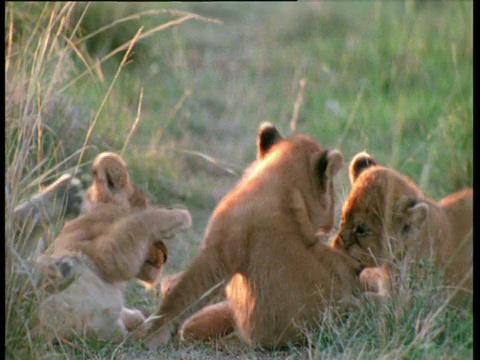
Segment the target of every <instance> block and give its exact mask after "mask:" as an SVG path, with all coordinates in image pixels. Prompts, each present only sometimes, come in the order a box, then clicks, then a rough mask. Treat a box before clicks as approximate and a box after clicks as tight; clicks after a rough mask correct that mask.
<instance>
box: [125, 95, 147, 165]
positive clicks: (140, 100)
mask: <svg viewBox="0 0 480 360" xmlns="http://www.w3.org/2000/svg"><path fill="white" fill-rule="evenodd" d="M142 103H143V88H142V91H141V92H140V99H139V100H138V109H137V117H136V118H135V121H134V122H133V125H132V128H131V129H130V132H129V133H128V135H127V139H126V140H125V143H124V144H123V148H122V151H121V152H120V155H122V156H123V153H124V152H125V149H126V148H127V145H128V143H129V141H130V138H131V137H132V135H133V133H134V132H135V129H136V128H137V125H138V123H139V121H140V115H141V113H142Z"/></svg>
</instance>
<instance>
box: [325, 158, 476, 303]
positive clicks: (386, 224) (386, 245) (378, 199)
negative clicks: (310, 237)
mask: <svg viewBox="0 0 480 360" xmlns="http://www.w3.org/2000/svg"><path fill="white" fill-rule="evenodd" d="M365 157H370V155H368V154H367V153H363V155H361V156H358V155H357V156H356V157H355V158H354V160H352V163H353V162H355V161H358V160H359V159H360V161H363V162H365V159H364V158H365ZM369 164H370V165H369V166H366V167H364V168H363V171H361V172H359V173H357V174H351V175H350V176H351V179H352V182H353V183H352V189H351V191H350V194H349V195H348V198H347V200H346V201H345V204H344V206H343V214H342V221H341V224H340V229H339V232H338V234H337V235H336V237H335V239H334V247H335V248H340V249H344V250H346V251H348V253H349V254H350V255H351V256H353V257H354V258H355V259H357V260H358V261H360V263H361V264H362V265H363V266H376V265H377V264H380V265H381V264H391V263H392V261H401V262H403V263H404V264H406V263H408V262H411V261H413V262H414V263H418V261H419V260H420V259H422V258H423V259H431V260H433V261H434V265H435V266H436V268H438V269H443V270H444V280H445V282H446V284H448V285H452V286H454V287H459V288H461V289H463V290H465V291H461V292H460V293H461V294H459V295H464V294H468V293H471V291H472V273H473V257H472V255H473V237H472V227H473V190H472V189H464V190H462V191H459V192H456V193H454V194H451V195H449V196H447V197H446V198H444V199H442V200H440V201H439V202H436V201H434V200H432V199H429V198H428V197H426V196H425V195H424V194H423V193H422V191H421V190H420V189H419V188H418V187H417V186H416V185H415V183H414V182H413V181H411V180H410V179H409V178H407V177H406V176H403V175H401V174H399V173H398V172H396V171H395V170H393V169H390V168H386V167H382V166H377V165H376V163H375V160H374V159H373V158H371V160H370V161H369ZM353 168H357V166H355V164H352V165H351V169H353ZM461 297H462V296H457V298H461Z"/></svg>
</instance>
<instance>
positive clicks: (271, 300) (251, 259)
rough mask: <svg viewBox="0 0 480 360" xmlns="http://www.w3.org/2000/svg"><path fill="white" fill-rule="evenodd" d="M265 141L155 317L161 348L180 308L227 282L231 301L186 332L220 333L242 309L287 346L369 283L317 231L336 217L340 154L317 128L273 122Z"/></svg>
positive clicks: (249, 322)
mask: <svg viewBox="0 0 480 360" xmlns="http://www.w3.org/2000/svg"><path fill="white" fill-rule="evenodd" d="M257 144H258V161H257V162H256V163H254V164H253V165H252V167H251V168H250V169H249V170H248V171H247V172H246V175H245V176H244V178H243V179H242V180H241V181H240V183H238V184H237V185H236V186H235V188H234V189H233V190H232V191H231V192H230V193H229V194H227V195H226V196H225V197H224V198H223V199H222V200H221V201H220V203H219V204H218V206H217V207H216V209H215V210H214V212H213V214H212V217H211V219H210V221H209V224H208V226H207V229H206V232H205V240H204V246H203V248H202V250H201V251H200V253H199V254H198V255H197V257H196V258H195V259H194V260H193V262H192V263H191V264H190V266H189V267H188V268H187V269H186V271H185V272H184V273H183V275H182V276H181V277H180V278H179V280H178V283H177V284H176V285H175V286H173V288H171V289H170V290H169V292H168V293H167V295H166V296H165V298H164V299H163V302H162V304H161V306H160V308H159V309H158V310H157V312H156V315H158V316H159V317H158V318H156V319H155V320H153V321H152V322H151V323H150V326H148V324H146V325H147V327H148V328H147V330H146V334H145V335H146V338H147V341H148V344H149V346H150V347H151V348H156V347H158V346H160V345H161V344H162V343H165V342H167V341H168V340H169V338H170V336H171V333H172V331H173V330H174V328H175V325H176V324H177V322H178V321H179V320H178V318H177V316H178V315H179V314H180V313H181V312H182V311H183V310H184V309H185V308H187V307H188V306H190V305H192V304H193V303H194V302H195V301H196V300H198V299H199V298H200V297H201V296H202V295H203V294H204V293H205V292H206V291H207V290H209V289H211V288H213V287H214V286H215V285H218V284H221V283H222V282H223V283H225V284H228V286H227V291H226V297H227V300H226V302H223V303H219V304H216V305H213V306H211V307H207V308H204V309H202V310H200V312H199V313H197V314H194V315H193V317H192V318H190V319H189V320H188V321H187V323H186V324H184V326H183V327H182V330H181V332H183V333H185V331H188V329H189V328H191V326H193V327H195V326H196V325H198V324H199V325H200V327H202V326H206V325H208V324H209V323H210V324H212V326H213V329H212V332H213V333H215V328H216V327H217V326H220V328H221V327H222V326H223V325H228V317H229V316H232V317H233V319H234V321H235V325H236V328H237V330H238V331H239V333H240V336H241V337H242V338H243V339H244V340H245V341H246V342H247V343H248V344H250V345H252V346H261V347H267V348H271V347H279V346H283V345H285V344H287V343H289V342H295V341H297V340H299V339H300V338H301V337H302V336H303V334H304V332H303V331H304V330H308V329H311V328H318V322H319V321H320V319H321V318H322V316H323V315H322V312H323V311H324V310H325V308H326V306H328V305H329V304H331V302H330V301H333V302H335V303H336V304H341V303H342V302H343V301H344V300H346V299H349V298H350V297H351V295H352V294H353V293H355V292H356V291H357V290H359V284H358V279H357V275H358V272H359V270H360V268H359V267H357V266H356V262H355V261H353V260H351V258H350V257H349V256H348V255H346V254H344V253H343V252H341V251H337V250H335V249H333V248H331V247H329V246H327V245H323V244H322V243H320V242H318V241H317V238H316V235H315V232H316V231H317V230H319V229H323V230H325V231H328V230H330V229H331V227H332V226H333V225H334V196H335V195H334V187H333V178H334V176H335V175H336V174H337V172H338V170H339V169H340V168H341V166H342V164H343V157H342V155H341V154H340V152H338V151H337V150H332V151H329V150H325V149H322V147H320V145H318V144H317V143H316V142H315V141H314V140H313V139H312V138H311V137H309V136H304V135H291V136H289V137H287V138H283V137H282V136H281V135H280V133H279V132H278V131H277V129H276V128H275V127H274V126H273V125H271V124H264V125H263V126H261V128H260V130H259V134H258V142H257ZM197 306H198V305H197ZM223 315H225V316H224V317H222V316H223ZM209 316H211V317H210V318H209ZM192 323H193V324H192ZM200 330H201V329H200ZM204 330H205V333H207V334H208V333H209V330H210V329H209V328H205V329H204Z"/></svg>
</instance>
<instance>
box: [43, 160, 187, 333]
mask: <svg viewBox="0 0 480 360" xmlns="http://www.w3.org/2000/svg"><path fill="white" fill-rule="evenodd" d="M99 159H100V160H101V161H100V160H99ZM93 168H94V183H93V184H92V186H91V187H90V189H89V190H88V192H87V193H88V194H90V195H89V196H87V197H86V206H85V207H84V209H83V213H82V214H81V215H80V216H79V217H78V218H76V219H74V220H72V221H69V222H67V223H66V224H65V226H64V227H63V229H62V231H61V232H60V233H59V235H58V237H57V238H56V240H55V242H54V244H53V249H52V252H51V254H44V255H43V256H42V257H41V258H40V259H39V268H40V269H41V268H42V266H43V268H45V264H48V265H47V267H48V266H49V267H50V268H51V265H52V264H55V261H56V262H57V263H58V264H60V266H62V265H65V264H67V265H68V262H69V263H70V264H72V265H71V266H72V268H71V269H70V271H71V272H75V273H76V275H77V277H78V278H77V279H76V280H74V281H73V282H72V283H71V284H70V285H69V286H67V287H66V289H59V290H60V291H58V289H57V291H56V292H53V293H51V294H47V296H46V298H45V299H44V301H43V302H42V303H41V304H40V306H39V309H38V312H37V318H36V319H35V321H34V323H35V325H34V334H36V335H38V334H40V333H41V334H42V335H44V336H45V337H46V338H60V339H72V338H74V337H75V336H81V337H82V336H89V337H94V338H112V339H113V340H115V341H120V340H121V339H122V338H123V337H124V336H125V335H126V334H127V332H128V331H131V330H133V329H134V328H136V327H137V326H139V325H140V324H142V323H143V321H144V316H143V314H142V313H141V312H140V311H139V310H135V309H133V310H131V309H127V308H125V307H124V305H123V288H124V284H125V282H126V281H128V280H130V279H134V278H136V277H137V278H140V279H142V280H144V281H155V280H156V278H157V277H158V275H159V273H160V270H161V266H162V265H163V263H164V261H165V260H166V248H165V245H164V243H163V240H165V239H169V238H171V237H173V236H174V235H175V234H176V233H177V232H179V231H182V230H185V229H186V228H188V227H190V225H191V217H190V214H189V213H188V211H186V210H180V209H172V210H168V209H156V208H145V207H146V204H147V203H146V200H145V199H144V197H143V194H142V193H141V192H140V190H138V189H136V188H135V187H134V185H133V184H132V183H131V182H130V181H129V178H128V172H127V168H126V164H125V163H124V161H123V159H121V158H120V157H119V156H118V155H116V154H112V153H107V154H105V153H103V154H101V155H99V157H97V159H96V160H95V162H94V166H93ZM135 189H136V190H135ZM142 198H143V199H144V201H143V202H142V201H141V200H142ZM134 204H135V205H134ZM136 204H140V206H138V205H136ZM135 207H136V208H135ZM138 208H140V209H138ZM142 208H143V209H142ZM66 262H67V263H66ZM67 270H68V268H67ZM67 274H68V271H67ZM54 285H55V284H53V285H52V286H51V288H54Z"/></svg>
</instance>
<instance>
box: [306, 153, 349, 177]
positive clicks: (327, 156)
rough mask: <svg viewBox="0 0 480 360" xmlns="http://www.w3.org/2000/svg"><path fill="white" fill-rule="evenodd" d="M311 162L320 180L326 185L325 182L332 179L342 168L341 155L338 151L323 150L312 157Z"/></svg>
mask: <svg viewBox="0 0 480 360" xmlns="http://www.w3.org/2000/svg"><path fill="white" fill-rule="evenodd" d="M311 161H312V162H313V166H314V168H315V169H316V172H317V174H318V175H319V176H320V179H321V180H322V182H323V183H324V185H326V184H327V181H328V180H331V179H333V177H334V176H335V175H336V174H337V173H338V171H339V170H340V169H341V168H342V166H343V155H342V153H341V152H340V151H338V150H325V151H323V152H321V153H317V154H315V155H313V158H312V160H311Z"/></svg>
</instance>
